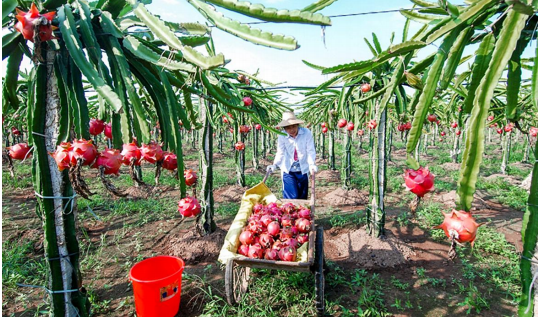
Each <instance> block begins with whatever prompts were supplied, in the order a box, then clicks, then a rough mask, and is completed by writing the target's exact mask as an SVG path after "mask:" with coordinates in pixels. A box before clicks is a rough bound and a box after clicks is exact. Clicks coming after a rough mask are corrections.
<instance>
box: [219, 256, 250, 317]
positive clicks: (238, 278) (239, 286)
mask: <svg viewBox="0 0 539 319" xmlns="http://www.w3.org/2000/svg"><path fill="white" fill-rule="evenodd" d="M250 273H251V268H249V267H242V266H240V265H238V264H237V263H235V262H234V259H230V260H229V261H228V262H227V263H226V271H225V292H226V300H227V301H228V304H229V305H231V306H232V305H235V304H237V303H238V302H239V301H240V300H241V298H242V297H243V295H244V294H245V293H246V292H247V289H248V288H249V275H250Z"/></svg>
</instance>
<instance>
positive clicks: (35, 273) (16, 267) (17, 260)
mask: <svg viewBox="0 0 539 319" xmlns="http://www.w3.org/2000/svg"><path fill="white" fill-rule="evenodd" d="M33 246H34V242H32V241H24V242H22V243H21V242H17V241H9V240H8V241H4V242H3V243H2V289H3V292H4V293H17V292H16V291H17V289H18V287H17V284H19V283H20V284H27V285H38V286H43V285H46V284H47V283H46V278H47V264H46V262H45V258H44V257H43V256H35V257H32V256H33V255H34V252H33Z"/></svg>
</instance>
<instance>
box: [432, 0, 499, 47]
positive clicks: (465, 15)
mask: <svg viewBox="0 0 539 319" xmlns="http://www.w3.org/2000/svg"><path fill="white" fill-rule="evenodd" d="M496 3H497V1H496V0H479V1H476V2H474V3H473V4H472V5H471V6H469V7H468V8H466V9H465V10H464V11H462V12H461V13H460V15H459V17H458V18H457V19H452V20H451V21H449V22H448V23H446V24H445V25H444V26H442V27H441V28H439V29H438V30H436V31H435V32H433V33H432V34H431V35H430V36H429V37H428V38H427V40H426V42H427V43H432V42H434V41H435V40H436V39H438V38H440V37H441V36H443V35H444V34H446V33H447V32H449V31H451V30H453V29H454V28H456V27H458V26H460V25H462V24H463V23H465V22H466V21H468V20H469V19H471V18H473V17H474V16H476V15H477V14H481V13H483V12H484V10H485V9H486V8H489V7H491V6H492V5H494V4H496Z"/></svg>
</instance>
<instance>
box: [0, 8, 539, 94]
mask: <svg viewBox="0 0 539 319" xmlns="http://www.w3.org/2000/svg"><path fill="white" fill-rule="evenodd" d="M314 1H315V0H258V1H253V2H256V3H261V4H263V5H264V6H266V7H273V8H277V9H302V8H304V7H305V6H307V5H309V4H311V3H312V2H314ZM453 3H455V4H460V3H459V2H457V1H454V2H453ZM412 5H413V4H412V3H411V2H410V1H405V0H384V1H369V0H339V1H337V2H335V3H333V4H332V5H331V6H329V7H326V8H324V9H323V10H321V11H319V12H320V13H322V14H324V15H328V16H330V15H341V14H350V13H363V12H372V11H384V10H395V9H402V8H411V7H412ZM148 9H149V10H150V11H151V12H152V13H153V14H156V15H159V16H161V18H162V19H164V20H167V21H171V22H200V23H204V24H210V23H209V22H208V21H207V20H206V19H205V18H204V17H203V16H202V15H201V14H200V13H199V12H198V11H197V10H196V9H195V8H194V7H192V6H191V5H190V4H189V3H188V2H187V0H153V2H152V4H150V5H148ZM217 10H218V11H220V12H222V13H223V14H224V15H225V16H226V17H229V18H231V19H234V20H238V21H241V22H255V21H259V20H256V19H253V18H249V17H246V16H243V15H240V14H237V13H235V12H231V11H227V10H225V9H222V8H220V7H217ZM405 21H406V19H405V18H404V17H403V16H402V15H401V14H400V13H399V12H392V13H383V14H370V15H360V16H351V17H340V18H332V26H328V27H326V28H325V32H324V33H325V44H324V41H323V37H322V28H321V27H320V26H315V25H307V24H292V23H266V24H258V25H252V27H254V28H260V29H262V30H264V31H270V32H273V33H275V34H285V35H288V36H293V37H295V38H296V39H297V41H298V43H299V45H300V48H299V49H297V50H295V51H284V50H278V49H273V48H267V47H263V46H260V45H256V44H253V43H250V42H247V41H245V40H242V39H240V38H237V37H235V36H233V35H230V34H228V33H226V32H224V31H221V30H219V29H217V28H212V35H213V40H214V43H215V47H216V51H217V52H221V53H223V54H224V56H225V58H226V59H229V60H231V62H230V63H229V64H227V65H226V67H227V68H228V69H230V70H243V71H246V72H248V73H255V72H256V71H257V70H258V71H259V77H260V78H262V79H265V80H267V81H270V82H273V83H283V82H284V83H285V84H283V85H289V86H318V85H319V84H320V83H322V82H323V81H325V80H327V79H328V77H327V76H324V75H322V74H321V72H320V71H317V70H314V69H312V68H310V67H308V66H306V65H305V64H304V63H302V60H306V61H309V62H311V63H314V64H317V65H321V66H326V67H330V66H335V65H339V64H344V63H350V62H354V61H362V60H366V59H370V58H372V54H371V52H370V50H369V48H368V46H367V45H366V43H365V41H364V38H367V39H369V40H372V33H373V32H374V33H376V35H377V37H378V39H379V41H380V43H381V46H382V48H383V49H386V48H387V47H388V46H389V45H390V42H389V39H390V37H391V34H392V33H393V32H394V33H395V39H394V44H397V43H400V42H402V30H403V27H404V23H405ZM421 26H422V25H421V24H419V23H416V22H412V23H411V25H410V29H409V35H408V37H410V36H412V35H413V34H414V33H415V32H416V31H417V30H419V28H420V27H421ZM439 42H440V40H438V41H437V42H435V43H434V44H433V45H430V46H427V47H425V48H424V49H422V50H420V53H419V55H418V57H417V58H418V59H421V58H422V57H425V56H427V55H428V54H430V53H432V52H434V51H435V50H436V49H437V47H436V45H437V44H439ZM536 45H537V44H536V41H534V42H533V44H532V45H531V46H528V48H527V49H526V51H525V53H524V57H532V56H533V54H534V49H535V48H536ZM476 48H477V46H468V47H467V48H466V51H465V52H464V55H467V54H473V52H474V51H475V49H476ZM467 63H469V64H471V63H473V59H471V60H469V61H468V62H467ZM5 65H6V60H4V61H2V75H4V74H5ZM462 68H466V65H464V66H462ZM462 68H461V69H462ZM457 72H458V70H457ZM528 73H529V72H528ZM524 76H528V74H527V73H524ZM300 99H301V97H299V96H298V97H295V98H294V97H292V98H291V99H290V100H289V101H290V102H298V103H299V102H300Z"/></svg>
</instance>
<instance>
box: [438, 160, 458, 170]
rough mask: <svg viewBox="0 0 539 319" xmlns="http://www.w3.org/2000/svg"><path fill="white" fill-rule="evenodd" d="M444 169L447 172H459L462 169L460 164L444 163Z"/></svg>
mask: <svg viewBox="0 0 539 319" xmlns="http://www.w3.org/2000/svg"><path fill="white" fill-rule="evenodd" d="M442 168H443V169H444V170H445V171H458V170H459V169H460V163H451V162H448V163H443V164H442Z"/></svg>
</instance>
